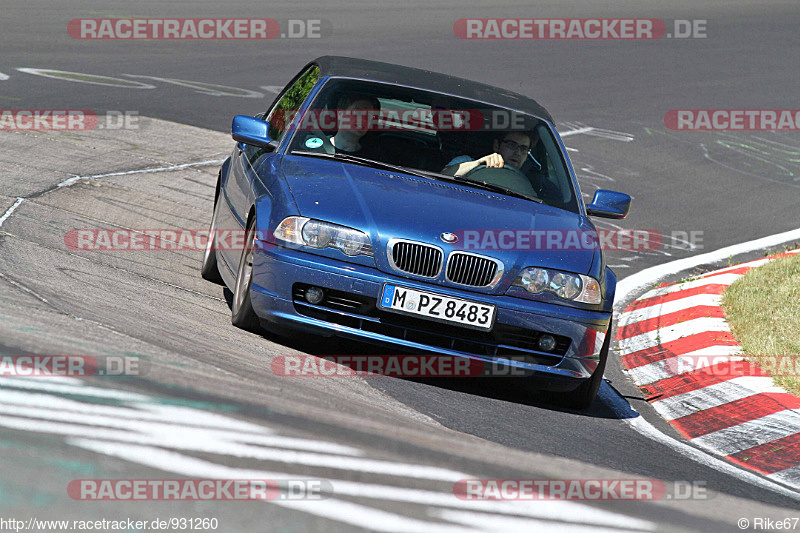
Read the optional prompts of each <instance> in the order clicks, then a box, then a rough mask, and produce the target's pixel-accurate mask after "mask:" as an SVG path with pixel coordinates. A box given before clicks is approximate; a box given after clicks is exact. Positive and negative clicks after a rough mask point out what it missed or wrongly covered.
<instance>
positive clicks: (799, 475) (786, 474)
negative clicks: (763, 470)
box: [767, 466, 800, 485]
mask: <svg viewBox="0 0 800 533" xmlns="http://www.w3.org/2000/svg"><path fill="white" fill-rule="evenodd" d="M767 477H769V478H771V479H775V480H777V481H780V482H783V483H786V484H787V485H800V466H793V467H791V468H787V469H786V470H781V471H780V472H775V473H774V474H769V475H768V476H767Z"/></svg>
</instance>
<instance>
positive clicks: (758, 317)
mask: <svg viewBox="0 0 800 533" xmlns="http://www.w3.org/2000/svg"><path fill="white" fill-rule="evenodd" d="M722 307H723V309H724V310H725V318H726V320H727V321H728V324H729V325H730V327H731V331H733V334H734V335H735V336H736V340H737V341H739V344H741V346H742V350H743V351H744V353H745V354H746V355H748V356H749V357H748V359H749V360H750V361H751V362H753V363H755V364H758V363H759V359H761V361H762V367H763V368H764V369H765V370H766V369H768V368H769V367H771V366H774V364H775V359H773V358H776V357H777V358H779V359H778V360H779V361H781V363H780V365H781V366H780V368H783V369H784V370H783V371H778V372H776V374H780V375H773V377H772V378H773V381H774V382H775V384H776V385H778V386H781V387H783V388H785V389H786V390H788V391H789V392H792V393H794V394H797V395H800V375H798V372H795V371H794V370H788V371H787V369H797V370H800V355H798V354H800V255H795V256H789V257H782V258H780V259H776V260H775V261H772V262H770V263H768V264H766V265H764V266H761V267H758V268H754V269H753V270H751V271H750V272H748V273H747V274H745V275H744V276H742V278H740V279H738V280H737V281H736V282H735V283H733V285H731V286H730V287H728V289H726V290H725V293H724V294H723V298H722Z"/></svg>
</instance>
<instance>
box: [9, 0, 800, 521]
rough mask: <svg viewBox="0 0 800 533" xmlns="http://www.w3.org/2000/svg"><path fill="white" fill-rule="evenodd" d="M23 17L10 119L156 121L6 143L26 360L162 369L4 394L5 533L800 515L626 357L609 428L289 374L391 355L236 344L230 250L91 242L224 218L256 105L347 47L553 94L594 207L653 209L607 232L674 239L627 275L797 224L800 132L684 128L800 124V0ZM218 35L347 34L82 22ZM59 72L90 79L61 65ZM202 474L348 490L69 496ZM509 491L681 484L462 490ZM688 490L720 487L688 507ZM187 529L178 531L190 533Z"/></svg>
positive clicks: (792, 497)
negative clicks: (611, 21)
mask: <svg viewBox="0 0 800 533" xmlns="http://www.w3.org/2000/svg"><path fill="white" fill-rule="evenodd" d="M0 9H1V11H0V13H2V16H0V35H2V37H1V39H2V41H1V42H2V49H1V50H2V52H1V53H0V109H84V110H91V111H93V112H94V113H96V114H98V115H103V116H105V115H107V114H109V113H110V114H112V115H114V114H115V113H122V114H123V115H124V114H125V113H127V114H128V116H129V117H134V124H135V127H130V128H120V129H114V128H97V129H94V130H92V131H81V132H78V131H66V132H65V131H0V354H2V355H22V354H38V355H46V354H70V355H90V356H94V357H97V358H101V357H112V358H114V357H117V358H119V357H135V358H138V359H139V360H140V361H141V362H142V363H141V364H142V366H141V374H142V375H141V376H139V377H136V378H133V377H126V376H95V377H91V378H87V379H77V378H50V379H47V380H45V379H31V378H21V377H4V376H0V450H2V453H0V529H4V528H5V529H10V528H13V526H11V527H9V525H8V523H4V522H2V520H8V519H16V520H21V521H23V522H24V524H23V526H24V527H23V528H22V529H19V530H20V531H21V530H26V529H25V528H28V529H27V530H44V527H43V526H39V527H28V526H29V525H30V524H29V523H28V521H29V520H32V519H34V518H35V519H37V520H38V519H42V520H69V521H70V526H69V528H67V527H65V526H64V527H57V528H54V530H74V531H82V530H85V529H88V528H84V529H81V528H79V527H77V526H76V527H73V524H72V521H81V520H102V519H106V520H127V519H132V520H134V521H136V520H140V521H145V522H147V524H148V525H147V527H134V528H133V529H130V530H131V531H144V530H153V529H156V528H155V527H153V526H152V525H150V524H151V523H152V521H153V520H166V521H169V520H170V519H173V518H175V519H181V518H183V519H187V520H190V519H198V518H199V519H203V518H206V519H212V518H213V519H216V520H217V521H218V527H217V530H218V531H242V532H245V531H286V532H289V531H298V532H302V531H361V530H380V531H443V532H451V531H453V532H455V531H517V530H518V531H550V530H558V531H739V530H741V529H742V528H740V527H739V526H738V525H737V521H738V520H739V519H740V518H746V519H748V520H749V524H748V526H747V527H745V528H743V529H747V528H753V527H755V526H756V525H757V524H756V522H755V519H756V518H759V517H760V518H764V519H766V518H770V519H773V520H776V519H784V518H800V511H798V509H800V493H797V492H795V491H792V490H791V489H789V488H787V487H783V486H780V485H777V484H775V483H772V482H770V481H767V480H765V479H764V478H762V477H760V476H757V475H753V474H750V473H749V472H745V471H743V470H740V469H738V468H736V467H733V466H730V465H727V463H724V462H722V461H720V460H718V459H715V458H712V457H711V456H708V455H707V454H705V453H703V452H700V451H699V450H697V449H695V448H693V447H691V446H689V445H687V444H684V442H685V441H684V440H683V439H682V438H681V437H680V436H679V435H678V434H677V433H676V432H674V431H673V430H672V429H671V428H670V427H669V426H668V425H667V424H666V423H664V422H663V421H662V420H661V419H660V418H659V416H658V415H657V414H656V413H655V412H654V411H653V410H652V409H651V408H650V407H649V406H648V404H647V403H646V402H645V401H643V400H642V399H641V396H640V394H639V392H638V391H637V389H636V388H635V387H633V385H632V384H631V383H630V381H629V380H628V378H627V377H626V376H625V375H624V374H623V372H622V370H621V368H620V364H619V360H618V359H617V358H614V357H616V356H614V357H612V360H611V361H610V364H609V366H608V367H607V369H606V383H604V385H603V387H602V389H601V392H600V396H599V397H598V399H597V401H596V402H595V404H594V405H593V406H592V407H591V408H590V409H588V410H587V411H583V412H576V411H571V410H566V409H559V408H555V407H553V406H550V405H548V404H546V403H543V402H541V401H540V399H539V398H538V397H537V396H536V395H531V396H529V397H522V396H521V395H520V394H518V393H516V392H513V391H509V390H508V388H507V387H506V386H505V385H504V384H503V383H502V380H501V379H494V380H492V379H488V380H484V381H480V382H477V381H474V382H473V381H469V380H455V379H452V380H441V379H438V380H436V379H428V380H411V379H395V378H388V377H370V378H352V379H344V378H342V379H335V378H331V379H327V378H319V379H314V378H286V377H280V376H277V375H275V373H274V372H273V371H272V370H271V368H270V362H271V361H272V360H273V358H275V357H276V356H282V355H292V354H313V355H329V354H349V353H362V354H368V353H370V348H369V347H364V346H360V345H356V344H351V343H341V344H339V345H338V346H332V345H330V344H327V343H324V342H322V341H321V340H320V339H314V338H291V339H290V338H282V337H277V336H274V335H271V334H268V333H265V334H264V335H256V334H252V333H247V332H244V331H241V330H238V329H236V328H234V327H233V326H231V324H230V299H231V295H230V293H229V292H227V291H223V289H222V288H221V287H220V286H218V285H214V284H211V283H208V282H206V281H204V280H202V279H201V278H200V275H199V267H200V260H201V257H202V252H201V251H149V252H137V251H133V250H129V251H111V252H93V251H87V250H75V249H70V247H69V246H68V243H67V242H66V241H65V236H66V235H67V234H68V232H69V231H70V230H74V229H77V228H123V229H155V228H191V229H206V228H207V226H208V224H209V221H210V216H211V206H212V201H213V192H214V184H215V180H216V177H217V172H218V170H219V165H220V163H221V161H222V160H223V159H224V158H225V157H227V156H228V155H229V153H230V151H231V150H232V148H233V141H232V140H231V139H230V122H231V118H232V117H233V115H236V114H250V115H252V114H255V113H258V112H261V111H264V110H266V109H267V107H268V106H269V104H270V103H271V102H272V100H273V99H274V97H275V94H276V92H277V91H278V90H279V88H281V87H282V86H283V85H284V84H285V83H286V82H287V81H289V79H291V77H292V76H294V74H296V72H297V71H298V70H299V68H300V67H301V66H302V65H303V64H305V63H306V62H307V61H309V60H310V59H313V58H314V57H317V56H320V55H326V54H337V55H346V56H355V57H363V58H367V59H375V60H381V61H388V62H395V63H399V64H404V65H408V66H414V67H420V68H427V69H431V70H435V71H440V72H445V73H449V74H453V75H457V76H461V77H465V78H470V79H474V80H477V81H481V82H486V83H490V84H493V85H497V86H499V87H504V88H508V89H511V90H514V91H517V92H520V93H523V94H527V95H530V96H532V97H534V98H535V99H537V100H538V101H539V102H540V103H541V104H542V105H544V106H545V107H546V108H547V109H548V110H549V111H550V112H551V113H552V114H553V116H554V117H555V120H556V123H557V126H558V129H559V131H560V132H561V134H562V135H563V137H564V142H565V144H566V145H567V146H568V148H569V149H570V156H571V158H572V162H573V165H574V167H575V169H576V172H577V174H578V177H579V180H580V183H581V187H582V192H583V193H584V196H586V197H587V198H590V197H591V196H592V195H593V192H594V190H596V189H598V188H608V189H613V190H619V191H622V192H626V193H629V194H631V195H632V196H633V198H634V200H633V206H632V209H631V214H630V216H629V217H628V218H627V219H625V220H623V221H620V222H619V223H618V224H617V223H615V224H611V223H610V222H607V221H603V220H602V219H600V220H599V221H598V222H597V225H598V227H604V228H625V229H648V230H655V231H658V232H660V233H661V234H662V235H664V245H663V246H661V247H660V248H658V249H656V250H644V251H642V250H637V251H614V252H610V253H609V254H608V256H607V257H608V261H609V264H610V265H611V267H612V269H614V270H615V272H616V273H617V275H618V277H619V278H620V279H623V278H626V277H629V276H631V275H633V274H635V273H637V272H641V271H643V270H644V269H646V268H649V267H653V266H656V265H661V264H665V263H667V262H670V261H673V260H676V259H682V258H687V257H691V256H694V255H698V254H701V253H703V252H710V251H714V250H718V249H720V248H724V247H727V246H731V245H734V244H738V243H743V242H747V241H751V240H754V239H758V238H761V237H765V236H769V235H773V234H777V233H782V232H786V231H789V230H794V229H796V228H797V226H798V222H797V221H798V220H799V219H800V217H799V216H798V215H800V208H798V195H800V157H799V156H800V133H798V132H797V131H791V132H770V131H735V132H731V131H727V132H726V131H714V132H685V131H672V130H670V129H668V128H667V127H666V126H665V122H664V116H665V114H666V113H667V112H668V111H669V110H673V109H792V108H796V107H797V105H796V97H795V95H796V94H797V90H798V76H797V64H798V59H800V57H798V56H799V55H800V34H798V32H797V27H798V25H800V10H798V9H797V4H796V2H791V1H786V2H765V1H753V2H745V1H736V2H734V1H723V0H716V1H712V2H705V3H703V4H702V5H698V3H695V2H689V1H678V0H668V1H663V2H657V3H655V2H653V3H633V2H622V1H613V2H606V3H604V5H603V6H602V8H601V7H600V6H599V5H598V4H597V3H594V2H590V1H587V0H582V1H573V2H569V3H566V2H550V3H543V2H542V3H536V4H533V3H531V4H526V3H507V5H494V6H490V5H485V4H481V3H478V2H470V3H464V2H455V1H452V2H438V3H436V4H434V5H430V4H429V3H425V2H413V3H412V2H402V3H400V2H398V3H388V2H369V1H357V2H348V1H342V0H336V1H333V2H325V3H320V4H319V5H311V4H307V3H302V4H301V3H290V2H270V3H266V2H260V1H252V2H241V1H234V2H228V3H214V2H207V1H202V2H199V1H198V2H170V3H165V2H157V1H149V2H148V1H135V2H124V3H123V2H118V1H108V2H96V1H93V2H81V3H80V4H79V3H77V2H73V3H66V2H44V1H30V2H12V1H11V0H0ZM204 17H210V18H272V19H276V20H277V21H278V22H279V23H280V24H281V30H284V29H285V28H286V27H287V25H288V24H289V23H288V21H289V20H290V19H291V20H304V21H307V20H320V21H322V22H321V28H322V31H321V37H320V38H315V39H311V38H296V39H289V38H276V39H274V40H267V41H263V40H208V41H194V40H142V41H134V40H80V39H73V38H72V37H70V35H69V34H68V33H67V25H68V23H69V21H70V20H72V19H76V18H204ZM482 17H483V18H532V17H535V18H601V17H606V18H612V17H613V18H654V19H655V18H658V19H662V20H664V21H665V22H666V23H667V28H668V29H669V28H672V27H673V21H674V20H676V19H679V20H706V21H707V23H706V28H705V34H706V37H705V38H685V39H675V38H662V39H658V40H650V41H647V40H638V41H637V40H592V41H589V40H462V39H459V38H457V37H456V36H455V35H454V32H453V24H454V23H455V21H456V20H458V19H460V18H482ZM20 69H24V70H20ZM46 69H50V70H58V71H66V72H72V73H80V75H79V76H77V79H71V80H67V79H63V78H58V77H53V75H52V73H51V74H50V75H48V76H44V75H42V74H43V72H41V71H42V70H46ZM45 74H46V73H45ZM91 76H103V77H107V78H114V79H115V80H116V81H110V80H105V81H104V82H103V83H105V84H104V85H98V84H95V83H87V82H91V81H94V82H97V81H100V80H99V79H97V78H91ZM73 78H75V76H73ZM134 82H135V83H134ZM143 87H149V88H143ZM688 236H693V237H692V238H691V239H690V240H691V241H692V242H691V244H687V243H686V239H687V237H688ZM779 249H780V247H777V248H773V251H779ZM765 251H766V250H753V251H751V252H749V253H747V254H742V255H741V256H737V257H731V258H730V259H729V260H731V261H743V260H746V259H753V258H756V257H760V256H763V255H764V252H765ZM727 260H728V259H727V258H726V260H724V261H722V262H718V263H716V264H715V265H712V264H708V265H699V266H697V267H696V268H695V269H693V270H692V271H690V272H688V273H683V274H684V277H685V276H686V275H689V274H692V273H697V272H702V271H707V270H712V269H713V268H714V267H717V268H718V267H720V266H723V265H724V264H726V263H727ZM679 276H680V274H679V273H677V272H675V273H674V276H673V277H672V278H667V279H666V281H669V280H675V279H678V277H679ZM656 281H657V280H653V282H656ZM661 281H665V280H658V282H659V283H660V282H661ZM645 288H646V287H642V290H641V291H639V292H640V293H641V292H643V290H644V289H645ZM630 296H631V297H633V296H635V295H633V294H632V295H630ZM624 303H625V302H618V306H617V307H624V305H623V304H624ZM184 478H193V479H229V480H230V479H233V480H237V479H266V480H279V481H280V480H283V481H282V482H283V483H288V484H291V483H292V482H298V483H300V484H302V483H306V482H310V481H314V480H323V484H324V487H323V488H325V489H326V490H324V491H323V492H324V497H323V498H316V497H311V498H309V497H306V498H303V497H298V498H286V499H284V498H278V499H276V500H272V501H269V502H254V501H203V502H192V501H181V502H175V501H139V500H128V501H114V502H110V501H104V502H98V501H81V500H80V498H77V499H76V498H75V497H74V493H72V492H68V487H70V482H71V481H74V480H82V479H113V480H119V479H129V480H136V479H162V480H163V479H166V480H171V479H184ZM481 478H483V479H545V478H551V479H565V480H569V479H595V478H608V479H632V478H646V479H652V480H660V481H663V482H665V484H666V490H667V493H668V495H669V496H670V497H664V498H662V499H659V500H657V501H599V502H598V501H595V502H591V501H590V502H584V501H468V500H461V499H459V498H457V497H456V496H454V494H453V484H454V483H456V482H457V481H459V480H463V479H481ZM303 480H305V481H303ZM298 486H300V485H298ZM303 486H305V487H307V486H309V485H308V483H306V484H305V485H303ZM687 486H693V487H695V488H696V489H697V488H699V489H700V490H696V491H695V492H694V493H693V494H692V496H693V497H688V498H684V497H681V494H684V493H681V492H680V491H681V490H685V489H686V487H687ZM168 526H169V527H166V526H165V527H161V529H162V530H177V529H181V527H180V524H179V523H168ZM797 527H798V528H800V525H798V526H797ZM95 529H107V530H110V527H108V526H106V527H104V528H97V527H96V528H95Z"/></svg>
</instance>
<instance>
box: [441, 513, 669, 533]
mask: <svg viewBox="0 0 800 533" xmlns="http://www.w3.org/2000/svg"><path fill="white" fill-rule="evenodd" d="M431 515H432V516H434V517H436V518H441V519H443V520H447V521H449V522H456V523H458V524H463V525H465V526H472V527H479V528H480V531H503V532H504V533H508V532H515V531H516V532H519V533H529V532H530V531H536V533H562V532H563V531H569V532H570V533H602V532H604V531H619V530H618V529H607V528H598V527H595V526H584V525H577V524H568V525H567V524H564V523H563V522H549V521H547V522H545V521H543V520H532V519H530V518H516V517H506V516H495V515H490V514H486V513H475V512H469V511H452V510H450V509H442V510H438V509H437V510H435V511H433V512H432V513H431ZM651 527H655V525H653V526H651ZM648 529H650V528H648Z"/></svg>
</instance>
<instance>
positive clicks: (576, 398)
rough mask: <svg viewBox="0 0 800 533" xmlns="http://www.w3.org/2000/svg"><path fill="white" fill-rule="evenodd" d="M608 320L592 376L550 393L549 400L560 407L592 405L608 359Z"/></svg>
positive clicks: (580, 407) (583, 407) (609, 342)
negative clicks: (572, 387) (569, 389)
mask: <svg viewBox="0 0 800 533" xmlns="http://www.w3.org/2000/svg"><path fill="white" fill-rule="evenodd" d="M612 322H613V320H611V321H609V326H608V331H607V332H606V339H605V341H603V347H602V348H600V363H599V364H598V365H597V368H596V369H595V371H594V374H592V377H590V378H589V379H587V380H586V381H584V382H583V383H581V385H580V387H578V388H577V389H575V390H572V391H569V392H559V393H550V395H549V396H550V398H549V399H550V400H551V402H552V403H554V404H557V405H560V406H562V407H569V408H571V409H580V410H583V409H588V408H589V406H591V405H592V402H594V399H595V398H596V397H597V391H599V390H600V385H601V384H602V383H603V372H605V369H606V361H608V351H609V349H610V347H611V323H612Z"/></svg>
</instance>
